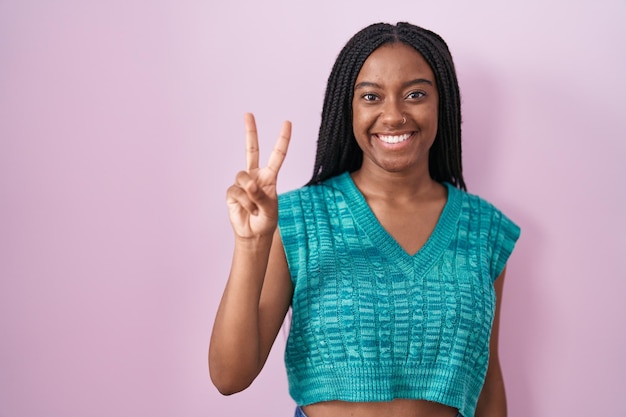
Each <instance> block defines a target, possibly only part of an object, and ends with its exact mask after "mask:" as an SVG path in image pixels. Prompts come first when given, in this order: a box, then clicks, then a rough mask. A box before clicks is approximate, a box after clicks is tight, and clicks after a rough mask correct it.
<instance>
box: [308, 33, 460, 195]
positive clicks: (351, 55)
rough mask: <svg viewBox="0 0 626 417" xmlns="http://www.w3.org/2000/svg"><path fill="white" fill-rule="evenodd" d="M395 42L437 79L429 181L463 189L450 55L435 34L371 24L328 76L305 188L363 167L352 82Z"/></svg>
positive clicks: (457, 95) (352, 41) (455, 86)
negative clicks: (410, 49) (374, 55)
mask: <svg viewBox="0 0 626 417" xmlns="http://www.w3.org/2000/svg"><path fill="white" fill-rule="evenodd" d="M395 42H402V43H405V44H407V45H409V46H412V47H413V48H415V49H416V50H417V51H418V52H419V53H420V54H421V55H422V56H423V57H424V59H425V60H426V62H427V63H428V65H430V67H431V69H432V71H433V73H434V74H435V82H436V84H437V89H438V92H439V113H438V114H439V120H438V128H437V137H436V138H435V142H434V143H433V146H432V148H431V150H430V156H429V167H430V176H431V177H432V178H433V179H434V180H435V181H439V182H444V181H445V182H449V183H451V184H453V185H455V186H456V187H458V188H461V189H463V190H466V186H465V181H464V180H463V167H462V164H461V99H460V93H459V84H458V80H457V77H456V71H455V69H454V62H453V61H452V56H451V55H450V51H449V50H448V46H447V45H446V43H445V41H444V40H443V39H442V38H441V37H440V36H439V35H437V34H436V33H434V32H431V31H429V30H427V29H423V28H421V27H418V26H415V25H411V24H409V23H398V24H397V25H390V24H386V23H376V24H373V25H370V26H368V27H366V28H365V29H362V30H361V31H359V32H358V33H357V34H356V35H354V36H353V37H352V39H350V40H349V41H348V43H347V44H346V46H344V48H343V49H342V50H341V52H340V53H339V56H338V57H337V60H336V61H335V64H334V66H333V69H332V71H331V73H330V76H329V77H328V85H327V87H326V96H325V98H324V107H323V110H322V122H321V125H320V130H319V136H318V141H317V154H316V158H315V167H314V170H313V176H312V178H311V180H310V181H309V182H308V184H317V183H320V182H322V181H324V180H326V179H328V178H330V177H333V176H335V175H339V174H341V173H343V172H345V171H348V172H354V171H356V170H357V169H359V168H360V167H361V163H362V161H363V152H362V151H361V149H360V148H359V146H358V145H357V143H356V139H355V138H354V132H353V130H352V97H353V95H354V83H355V82H356V78H357V76H358V74H359V71H360V70H361V67H362V66H363V63H364V62H365V60H366V59H367V58H368V57H369V56H370V54H371V53H372V52H374V50H376V49H377V48H379V47H380V46H382V45H384V44H388V43H395Z"/></svg>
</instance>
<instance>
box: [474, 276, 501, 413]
mask: <svg viewBox="0 0 626 417" xmlns="http://www.w3.org/2000/svg"><path fill="white" fill-rule="evenodd" d="M505 273H506V267H505V268H504V270H503V271H502V273H501V274H500V276H499V277H498V278H497V279H496V282H495V283H494V286H495V290H496V313H495V317H494V320H493V328H492V330H491V340H490V346H489V365H488V368H487V376H486V378H485V385H484V386H483V389H482V391H481V393H480V397H479V398H478V405H477V407H476V417H506V415H507V410H506V393H505V390H504V379H503V378H502V369H501V367H500V358H499V356H498V333H499V329H500V307H501V304H502V288H503V286H504V275H505Z"/></svg>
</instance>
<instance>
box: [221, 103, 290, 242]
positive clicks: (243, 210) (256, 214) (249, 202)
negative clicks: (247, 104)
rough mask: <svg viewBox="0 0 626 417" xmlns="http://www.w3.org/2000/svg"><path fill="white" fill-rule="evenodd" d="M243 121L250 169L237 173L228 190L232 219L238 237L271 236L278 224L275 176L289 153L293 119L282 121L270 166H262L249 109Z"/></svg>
mask: <svg viewBox="0 0 626 417" xmlns="http://www.w3.org/2000/svg"><path fill="white" fill-rule="evenodd" d="M244 121H245V126H246V165H247V169H246V170H245V171H240V172H239V173H237V176H236V178H235V183H234V184H233V185H232V186H230V187H229V188H228V191H227V193H226V202H227V204H228V212H229V216H230V222H231V224H232V226H233V230H234V231H235V235H236V236H237V237H240V238H255V237H261V236H271V235H272V234H273V233H274V230H276V225H277V224H278V196H277V194H276V179H277V177H278V171H279V170H280V167H281V166H282V164H283V161H284V160H285V155H286V154H287V148H288V146H289V140H290V138H291V123H290V122H284V123H283V125H282V128H281V130H280V136H279V137H278V140H277V141H276V144H275V145H274V149H273V150H272V153H271V154H270V158H269V161H268V163H267V166H266V167H263V168H259V138H258V134H257V130H256V123H255V121H254V116H253V115H252V114H251V113H247V114H246V115H245V116H244Z"/></svg>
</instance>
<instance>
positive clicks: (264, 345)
mask: <svg viewBox="0 0 626 417" xmlns="http://www.w3.org/2000/svg"><path fill="white" fill-rule="evenodd" d="M290 135H291V125H290V124H289V123H288V122H285V124H283V128H282V130H281V135H280V137H279V139H278V141H277V142H276V146H275V147H274V150H273V151H272V154H271V156H270V160H269V163H268V166H267V167H265V168H261V169H260V168H259V167H258V153H259V152H258V139H257V133H256V126H255V123H254V118H253V116H252V115H246V155H247V170H246V171H242V172H240V173H239V174H237V178H236V181H235V184H234V185H233V186H231V187H230V188H229V189H228V192H227V202H228V207H229V216H230V221H231V224H232V226H233V230H234V232H235V248H234V253H233V260H232V265H231V270H230V275H229V277H228V282H227V283H226V288H225V290H224V294H223V296H222V300H221V302H220V306H219V308H218V311H217V315H216V318H215V323H214V325H213V333H212V335H211V342H210V346H209V372H210V375H211V379H212V381H213V383H214V385H215V386H216V387H217V388H218V390H219V391H220V392H221V393H222V394H233V393H235V392H239V391H242V390H244V389H245V388H247V387H248V386H249V385H250V384H251V383H252V381H254V379H255V378H256V377H257V375H258V374H259V372H261V369H262V368H263V365H264V364H265V361H266V360H267V357H268V355H269V352H270V349H271V347H272V345H273V343H274V340H275V339H276V336H277V334H278V332H279V331H280V328H281V325H282V323H283V320H284V318H285V315H286V313H287V310H288V309H289V305H290V303H291V296H292V292H293V288H292V284H291V278H290V275H289V268H288V266H287V260H286V258H285V253H284V249H283V246H282V242H281V239H280V235H279V233H278V229H277V224H278V200H277V194H276V178H277V175H278V171H279V169H280V166H281V165H282V162H283V160H284V157H285V154H286V152H287V146H288V143H289V138H290Z"/></svg>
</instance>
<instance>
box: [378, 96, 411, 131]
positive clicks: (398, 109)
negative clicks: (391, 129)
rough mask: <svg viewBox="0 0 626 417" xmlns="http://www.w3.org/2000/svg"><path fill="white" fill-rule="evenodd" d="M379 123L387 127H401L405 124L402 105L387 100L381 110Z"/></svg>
mask: <svg viewBox="0 0 626 417" xmlns="http://www.w3.org/2000/svg"><path fill="white" fill-rule="evenodd" d="M380 119H381V121H382V122H383V123H384V124H385V125H387V126H401V125H403V124H404V123H406V118H405V116H404V111H403V109H402V103H398V102H397V101H396V100H389V101H387V102H386V103H385V105H384V106H383V108H382V114H381V115H380Z"/></svg>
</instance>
